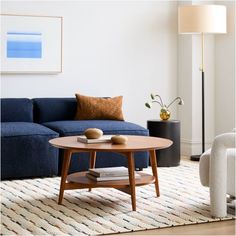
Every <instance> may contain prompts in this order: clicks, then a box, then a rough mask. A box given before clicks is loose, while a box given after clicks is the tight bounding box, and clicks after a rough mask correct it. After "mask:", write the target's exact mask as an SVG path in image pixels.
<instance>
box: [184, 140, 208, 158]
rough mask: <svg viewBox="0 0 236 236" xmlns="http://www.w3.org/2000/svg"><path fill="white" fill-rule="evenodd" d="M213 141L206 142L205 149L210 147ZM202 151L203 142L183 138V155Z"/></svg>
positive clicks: (196, 153)
mask: <svg viewBox="0 0 236 236" xmlns="http://www.w3.org/2000/svg"><path fill="white" fill-rule="evenodd" d="M211 145H212V143H211V142H210V141H208V142H206V143H205V149H206V150H207V149H209V148H210V147H211ZM201 153H202V143H201V142H200V141H195V140H189V139H181V155H183V156H188V157H190V156H192V155H198V154H201Z"/></svg>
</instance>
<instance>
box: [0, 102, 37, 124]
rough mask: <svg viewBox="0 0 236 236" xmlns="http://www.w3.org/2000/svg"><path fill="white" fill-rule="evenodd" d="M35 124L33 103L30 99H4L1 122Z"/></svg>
mask: <svg viewBox="0 0 236 236" xmlns="http://www.w3.org/2000/svg"><path fill="white" fill-rule="evenodd" d="M15 121H20V122H33V102H32V100H30V99H28V98H2V99H1V122H15Z"/></svg>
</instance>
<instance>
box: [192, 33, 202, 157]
mask: <svg viewBox="0 0 236 236" xmlns="http://www.w3.org/2000/svg"><path fill="white" fill-rule="evenodd" d="M201 40H202V65H201V67H200V71H201V72H202V153H204V152H205V91H204V90H205V87H204V82H205V81H204V77H205V74H204V33H201ZM200 156H201V155H192V156H191V157H190V159H191V160H192V161H199V159H200Z"/></svg>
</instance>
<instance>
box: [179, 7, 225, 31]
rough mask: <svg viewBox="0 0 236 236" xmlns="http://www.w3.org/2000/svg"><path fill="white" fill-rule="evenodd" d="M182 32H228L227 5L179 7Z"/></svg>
mask: <svg viewBox="0 0 236 236" xmlns="http://www.w3.org/2000/svg"><path fill="white" fill-rule="evenodd" d="M178 30H179V33H181V34H187V33H189V34H194V33H214V34H216V33H226V7H225V6H222V5H190V6H189V5H188V6H181V7H179V9H178Z"/></svg>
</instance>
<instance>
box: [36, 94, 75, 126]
mask: <svg viewBox="0 0 236 236" xmlns="http://www.w3.org/2000/svg"><path fill="white" fill-rule="evenodd" d="M33 103H34V122H37V123H44V122H49V121H59V120H74V118H75V114H76V108H77V102H76V99H75V98H35V99H33Z"/></svg>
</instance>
